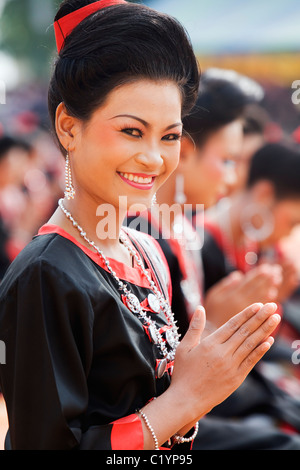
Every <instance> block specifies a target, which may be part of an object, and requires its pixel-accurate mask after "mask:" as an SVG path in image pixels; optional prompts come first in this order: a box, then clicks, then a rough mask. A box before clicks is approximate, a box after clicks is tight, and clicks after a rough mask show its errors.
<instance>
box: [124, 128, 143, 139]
mask: <svg viewBox="0 0 300 470" xmlns="http://www.w3.org/2000/svg"><path fill="white" fill-rule="evenodd" d="M121 132H123V133H124V134H127V135H130V136H132V137H142V136H143V135H144V133H143V131H141V130H140V129H137V128H134V127H125V128H123V129H121Z"/></svg>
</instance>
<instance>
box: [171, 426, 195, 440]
mask: <svg viewBox="0 0 300 470" xmlns="http://www.w3.org/2000/svg"><path fill="white" fill-rule="evenodd" d="M198 430H199V423H196V425H195V431H194V432H193V435H192V436H190V437H183V436H180V435H179V434H175V436H173V438H174V440H175V442H176V443H177V444H184V443H185V442H192V441H193V440H194V439H195V437H196V436H197V434H198Z"/></svg>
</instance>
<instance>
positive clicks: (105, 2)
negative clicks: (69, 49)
mask: <svg viewBox="0 0 300 470" xmlns="http://www.w3.org/2000/svg"><path fill="white" fill-rule="evenodd" d="M121 3H127V2H126V1H125V0H99V1H98V2H94V3H91V4H90V5H86V6H85V7H82V8H79V10H75V11H73V12H72V13H69V14H68V15H66V16H63V18H60V19H59V20H57V21H55V22H54V32H55V39H56V46H57V50H58V53H59V52H60V51H61V50H62V48H63V45H64V42H65V39H66V37H67V36H68V35H69V34H70V33H71V32H72V31H73V29H74V28H76V26H77V25H79V23H81V21H83V20H84V19H85V18H87V17H88V16H90V15H91V14H92V13H95V12H96V11H99V10H102V8H105V7H110V6H112V5H119V4H121Z"/></svg>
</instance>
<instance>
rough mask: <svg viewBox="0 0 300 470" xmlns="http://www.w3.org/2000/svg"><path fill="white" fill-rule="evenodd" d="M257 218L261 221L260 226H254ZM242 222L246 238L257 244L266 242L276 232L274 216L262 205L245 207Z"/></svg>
mask: <svg viewBox="0 0 300 470" xmlns="http://www.w3.org/2000/svg"><path fill="white" fill-rule="evenodd" d="M255 218H257V219H259V220H258V224H257V225H258V226H256V225H254V219H255ZM240 221H241V227H242V230H243V232H244V234H245V235H246V237H248V238H249V239H250V240H253V241H255V242H260V241H263V240H266V239H267V238H268V237H269V236H270V235H271V234H272V232H273V230H274V217H273V214H272V212H271V211H270V209H268V208H267V207H265V206H263V205H262V204H258V203H256V204H255V203H253V204H249V205H248V206H246V207H244V209H243V212H242V214H241V217H240Z"/></svg>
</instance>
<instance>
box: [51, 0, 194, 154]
mask: <svg viewBox="0 0 300 470" xmlns="http://www.w3.org/2000/svg"><path fill="white" fill-rule="evenodd" d="M90 3H93V2H92V1H88V0H65V1H64V2H63V3H62V4H61V7H60V9H59V11H58V13H57V15H56V17H55V20H58V19H60V18H62V17H63V16H65V15H67V14H69V13H71V12H73V11H75V10H77V9H79V8H81V7H83V6H86V5H88V4H90ZM141 78H146V79H151V80H170V81H173V82H175V83H176V84H177V85H178V86H179V88H180V90H181V92H182V115H183V116H184V115H185V114H186V113H188V112H189V111H190V109H191V108H192V107H193V105H194V103H195V100H196V98H197V93H198V86H199V69H198V64H197V60H196V58H195V55H194V52H193V49H192V46H191V43H190V40H189V38H188V36H187V33H186V31H185V30H184V28H183V27H182V26H181V25H180V24H179V23H178V21H177V20H176V19H174V18H172V17H170V16H168V15H165V14H163V13H159V12H156V11H154V10H152V9H150V8H148V7H146V6H143V5H139V4H131V3H127V4H119V5H115V6H111V7H107V8H104V9H102V10H100V11H97V12H96V13H94V14H92V15H90V16H88V17H87V18H86V19H85V20H83V21H82V22H81V23H80V24H79V25H78V26H77V27H76V28H75V29H74V30H73V31H72V32H71V34H70V35H69V36H67V38H66V40H65V44H64V47H63V49H62V51H61V52H60V54H59V56H58V59H57V61H56V64H55V69H54V72H53V76H52V79H51V82H50V86H49V94H48V105H49V113H50V117H51V121H52V126H53V129H55V114H56V109H57V106H58V105H59V104H60V103H61V102H64V104H65V106H66V109H67V111H68V113H69V114H70V115H72V116H74V117H77V118H79V119H81V120H83V121H87V120H88V119H89V118H90V117H91V115H92V113H93V112H94V111H95V110H96V109H97V107H98V106H100V105H101V104H103V103H104V101H105V99H106V97H107V95H108V93H110V92H111V91H112V90H113V89H114V88H115V87H117V86H120V85H123V84H126V83H130V82H132V81H134V80H137V79H141ZM162 112H163V110H162ZM60 147H61V150H62V151H63V153H65V151H64V149H63V148H62V146H60Z"/></svg>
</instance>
